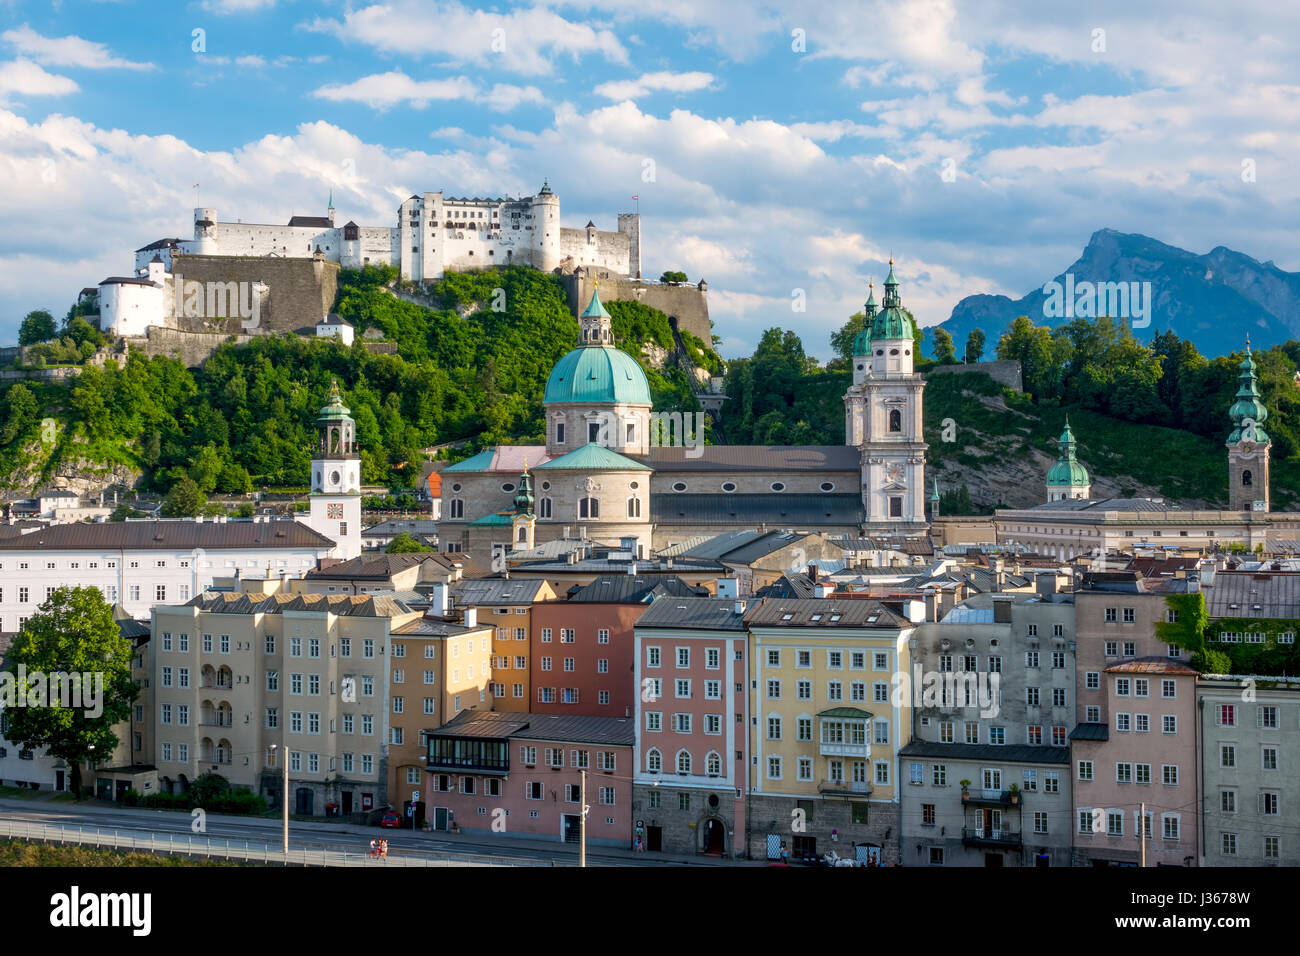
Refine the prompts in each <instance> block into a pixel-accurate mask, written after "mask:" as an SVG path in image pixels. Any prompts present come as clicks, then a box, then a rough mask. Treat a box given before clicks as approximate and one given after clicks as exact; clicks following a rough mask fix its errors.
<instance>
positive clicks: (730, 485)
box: [722, 481, 736, 494]
mask: <svg viewBox="0 0 1300 956" xmlns="http://www.w3.org/2000/svg"><path fill="white" fill-rule="evenodd" d="M722 490H723V491H725V492H726V493H727V494H731V493H732V492H733V491H735V490H736V483H735V482H734V481H724V482H723V483H722Z"/></svg>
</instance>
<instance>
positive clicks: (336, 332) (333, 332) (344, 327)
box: [316, 312, 356, 346]
mask: <svg viewBox="0 0 1300 956" xmlns="http://www.w3.org/2000/svg"><path fill="white" fill-rule="evenodd" d="M355 335H356V329H354V328H353V327H352V323H351V322H349V321H348V320H347V319H345V318H343V316H341V315H339V314H338V313H337V312H331V313H330V314H329V315H327V316H325V318H323V319H321V320H320V321H319V322H317V323H316V336H317V337H318V338H328V337H330V336H333V337H335V338H338V339H340V340H342V342H343V344H344V345H349V346H350V345H351V344H352V339H353V337H354V336H355Z"/></svg>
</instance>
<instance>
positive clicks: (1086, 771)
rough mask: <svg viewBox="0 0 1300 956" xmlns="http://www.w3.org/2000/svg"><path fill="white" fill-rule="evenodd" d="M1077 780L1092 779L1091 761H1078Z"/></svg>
mask: <svg viewBox="0 0 1300 956" xmlns="http://www.w3.org/2000/svg"><path fill="white" fill-rule="evenodd" d="M1079 779H1080V780H1091V779H1092V761H1091V760H1080V761H1079Z"/></svg>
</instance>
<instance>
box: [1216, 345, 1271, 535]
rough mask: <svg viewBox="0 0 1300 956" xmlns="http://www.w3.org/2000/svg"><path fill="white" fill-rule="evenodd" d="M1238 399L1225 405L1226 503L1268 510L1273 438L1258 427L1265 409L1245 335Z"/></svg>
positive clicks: (1241, 508) (1237, 507)
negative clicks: (1227, 421)
mask: <svg viewBox="0 0 1300 956" xmlns="http://www.w3.org/2000/svg"><path fill="white" fill-rule="evenodd" d="M1240 368H1241V374H1240V375H1239V376H1238V379H1237V381H1238V383H1239V387H1238V389H1237V400H1236V401H1235V402H1233V403H1232V407H1231V408H1229V409H1228V415H1229V417H1230V418H1231V419H1232V431H1231V433H1229V435H1228V441H1227V443H1226V444H1227V448H1228V506H1229V507H1230V508H1231V509H1232V510H1233V511H1268V510H1269V492H1268V486H1269V450H1270V449H1271V448H1272V447H1273V441H1272V439H1270V438H1269V437H1268V433H1267V432H1265V431H1264V429H1263V428H1262V427H1260V425H1261V423H1262V422H1263V421H1265V420H1266V419H1267V418H1268V409H1267V408H1266V407H1264V400H1263V399H1262V398H1261V397H1260V394H1259V385H1258V383H1257V382H1256V379H1255V359H1254V358H1253V357H1252V356H1251V354H1250V338H1249V336H1247V338H1246V357H1245V358H1244V359H1242V361H1241V366H1240Z"/></svg>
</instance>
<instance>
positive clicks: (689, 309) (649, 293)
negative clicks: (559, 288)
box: [564, 238, 713, 346]
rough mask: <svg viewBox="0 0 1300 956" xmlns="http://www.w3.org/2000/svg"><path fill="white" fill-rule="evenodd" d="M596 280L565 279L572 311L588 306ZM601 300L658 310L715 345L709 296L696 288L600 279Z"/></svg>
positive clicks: (629, 280) (570, 277)
mask: <svg viewBox="0 0 1300 956" xmlns="http://www.w3.org/2000/svg"><path fill="white" fill-rule="evenodd" d="M584 241H585V238H584ZM593 279H594V277H593V276H590V275H585V274H584V275H582V276H576V275H566V276H564V282H565V286H566V288H567V290H568V293H569V306H570V307H571V308H573V309H575V310H576V311H579V312H580V311H582V309H585V308H586V307H587V302H588V301H589V300H590V299H591V289H592V282H593ZM600 298H601V301H603V302H640V303H641V304H642V305H645V306H648V307H650V308H652V309H658V310H659V311H660V312H662V313H664V314H665V315H667V316H668V317H669V318H670V319H675V320H676V321H675V322H674V323H673V324H674V325H675V326H676V328H677V329H678V330H679V331H684V332H690V333H691V334H692V335H694V336H695V337H696V338H698V339H700V340H701V341H702V342H704V344H705V345H710V346H711V345H712V343H713V327H712V326H711V325H710V324H709V299H708V295H707V294H706V293H705V292H702V291H701V290H700V289H698V288H696V287H695V286H693V285H660V284H658V283H654V282H645V281H644V280H641V279H626V278H621V277H618V276H601V277H600Z"/></svg>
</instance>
